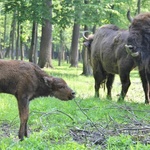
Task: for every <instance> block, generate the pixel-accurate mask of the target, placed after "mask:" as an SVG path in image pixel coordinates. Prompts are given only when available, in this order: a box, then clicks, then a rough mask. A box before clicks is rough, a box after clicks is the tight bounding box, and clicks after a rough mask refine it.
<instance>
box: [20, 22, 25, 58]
mask: <svg viewBox="0 0 150 150" xmlns="http://www.w3.org/2000/svg"><path fill="white" fill-rule="evenodd" d="M22 31H23V26H22V25H21V26H20V51H21V60H23V59H24V48H23V41H22Z"/></svg>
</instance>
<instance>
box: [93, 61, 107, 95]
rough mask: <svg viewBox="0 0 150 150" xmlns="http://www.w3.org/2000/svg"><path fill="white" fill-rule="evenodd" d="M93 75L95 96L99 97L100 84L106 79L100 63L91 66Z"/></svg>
mask: <svg viewBox="0 0 150 150" xmlns="http://www.w3.org/2000/svg"><path fill="white" fill-rule="evenodd" d="M93 76H94V79H95V97H99V88H100V84H102V83H103V82H104V80H105V79H106V74H105V73H104V71H103V69H102V66H101V64H99V63H97V64H96V65H95V66H94V68H93Z"/></svg>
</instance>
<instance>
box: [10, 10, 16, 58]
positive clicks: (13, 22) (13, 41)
mask: <svg viewBox="0 0 150 150" xmlns="http://www.w3.org/2000/svg"><path fill="white" fill-rule="evenodd" d="M15 16H16V12H14V14H13V21H12V37H11V38H12V39H11V42H12V43H11V59H14V49H15V44H14V43H15V30H16V19H15Z"/></svg>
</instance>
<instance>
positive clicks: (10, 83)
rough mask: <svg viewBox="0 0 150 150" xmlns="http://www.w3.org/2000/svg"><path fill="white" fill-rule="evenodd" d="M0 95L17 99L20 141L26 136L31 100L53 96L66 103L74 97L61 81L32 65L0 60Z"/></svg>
mask: <svg viewBox="0 0 150 150" xmlns="http://www.w3.org/2000/svg"><path fill="white" fill-rule="evenodd" d="M0 93H9V94H12V95H14V96H15V97H16V99H17V102H18V109H19V116H20V129H19V139H20V140H23V138H24V136H27V135H28V132H27V121H28V115H29V102H30V101H31V100H32V99H33V98H36V97H39V96H54V97H56V98H58V99H61V100H66V101H67V100H71V99H73V98H74V97H75V93H74V92H73V90H72V89H70V88H69V87H68V85H67V83H66V82H65V81H64V80H63V79H61V78H56V77H53V76H49V75H47V74H46V73H45V72H44V71H42V70H41V69H40V68H39V67H38V66H37V65H35V64H33V63H27V62H24V61H17V60H8V61H6V60H0Z"/></svg>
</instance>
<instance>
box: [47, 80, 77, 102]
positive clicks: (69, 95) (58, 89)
mask: <svg viewBox="0 0 150 150" xmlns="http://www.w3.org/2000/svg"><path fill="white" fill-rule="evenodd" d="M44 81H45V84H46V85H47V86H48V87H49V89H50V96H54V97H56V98H58V99H60V100H71V99H73V98H75V92H74V91H73V90H72V89H71V88H70V87H69V86H68V85H67V83H66V82H65V81H64V80H63V79H62V78H56V77H44Z"/></svg>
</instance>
